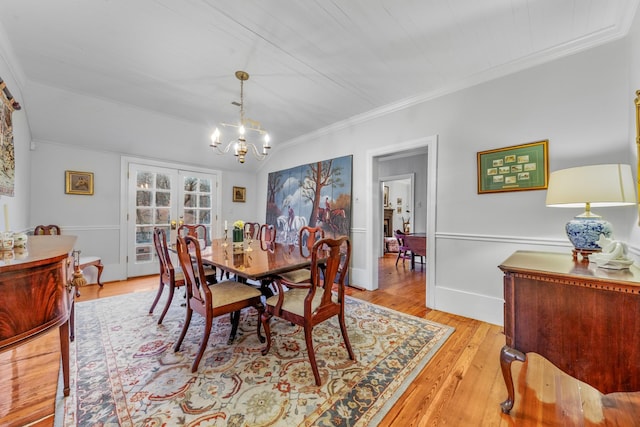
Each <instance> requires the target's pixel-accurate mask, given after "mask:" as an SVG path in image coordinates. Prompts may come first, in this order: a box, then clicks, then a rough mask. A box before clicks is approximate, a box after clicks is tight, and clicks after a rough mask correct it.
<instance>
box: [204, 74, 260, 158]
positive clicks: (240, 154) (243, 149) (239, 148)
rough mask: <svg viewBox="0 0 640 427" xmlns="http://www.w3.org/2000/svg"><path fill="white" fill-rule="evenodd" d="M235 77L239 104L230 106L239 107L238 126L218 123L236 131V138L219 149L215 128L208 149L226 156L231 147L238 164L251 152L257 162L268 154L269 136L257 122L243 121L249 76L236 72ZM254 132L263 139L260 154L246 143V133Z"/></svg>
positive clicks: (249, 143) (217, 132)
mask: <svg viewBox="0 0 640 427" xmlns="http://www.w3.org/2000/svg"><path fill="white" fill-rule="evenodd" d="M236 77H237V79H238V80H240V103H237V102H233V103H232V104H234V105H237V106H239V107H240V122H239V123H238V124H230V123H220V126H222V127H232V128H236V129H237V130H238V138H237V139H236V140H232V141H230V142H229V143H227V145H225V146H224V148H221V145H222V144H221V142H220V130H219V129H218V128H216V130H215V131H213V133H212V134H211V144H209V145H210V147H211V148H212V149H213V150H214V151H215V152H216V153H218V154H226V153H228V152H229V150H230V149H231V147H233V153H234V155H235V156H236V157H237V158H238V161H239V162H240V163H244V160H245V157H246V155H247V152H249V150H251V152H253V155H254V156H255V157H256V159H258V160H263V159H264V158H265V157H266V156H267V154H269V149H270V148H271V145H269V141H270V138H269V134H268V133H267V131H265V130H264V129H262V127H261V126H260V123H259V122H256V121H254V120H251V119H245V117H244V82H245V81H246V80H249V74H248V73H247V72H246V71H236ZM250 132H255V133H257V134H258V135H260V136H262V137H263V142H262V152H260V151H259V150H258V147H256V145H255V144H253V143H251V142H247V133H250Z"/></svg>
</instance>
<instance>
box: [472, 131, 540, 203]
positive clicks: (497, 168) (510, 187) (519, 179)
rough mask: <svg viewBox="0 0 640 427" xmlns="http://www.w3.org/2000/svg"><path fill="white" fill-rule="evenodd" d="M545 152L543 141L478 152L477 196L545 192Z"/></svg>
mask: <svg viewBox="0 0 640 427" xmlns="http://www.w3.org/2000/svg"><path fill="white" fill-rule="evenodd" d="M548 152H549V140H546V139H545V140H543V141H536V142H530V143H528V144H521V145H512V146H510V147H504V148H497V149H495V150H487V151H480V152H478V155H477V161H478V194H483V193H498V192H504V191H523V190H544V189H546V188H547V185H548V182H549V160H548Z"/></svg>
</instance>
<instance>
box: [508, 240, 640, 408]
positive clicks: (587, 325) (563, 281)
mask: <svg viewBox="0 0 640 427" xmlns="http://www.w3.org/2000/svg"><path fill="white" fill-rule="evenodd" d="M499 268H500V269H501V270H502V271H503V272H504V300H505V301H504V333H505V336H506V345H505V346H504V347H503V348H502V350H501V352H500V366H501V369H502V375H503V377H504V381H505V384H506V386H507V393H508V397H507V400H505V401H504V402H502V404H501V406H502V412H504V413H509V411H511V409H512V408H513V404H514V399H515V395H514V387H513V378H512V375H511V363H512V362H513V361H514V360H518V361H521V362H524V361H525V360H526V353H529V352H533V353H537V354H539V355H541V356H542V357H544V358H546V359H547V360H549V361H550V362H551V363H553V364H554V365H555V366H557V367H558V368H559V369H561V370H562V371H564V372H566V373H567V374H569V375H571V376H573V377H574V378H576V379H578V380H580V381H583V382H585V383H587V384H589V385H591V386H592V387H595V388H596V389H597V390H599V391H600V392H601V393H605V394H607V393H613V392H635V391H640V269H638V268H637V267H635V266H632V267H631V268H630V269H629V270H605V269H601V268H597V267H595V266H594V265H590V264H589V263H587V262H580V261H577V262H576V261H574V260H573V259H572V256H571V254H570V253H566V254H564V253H549V252H527V251H518V252H516V253H514V254H513V255H511V256H510V257H509V258H508V259H507V260H506V261H504V263H502V265H500V266H499Z"/></svg>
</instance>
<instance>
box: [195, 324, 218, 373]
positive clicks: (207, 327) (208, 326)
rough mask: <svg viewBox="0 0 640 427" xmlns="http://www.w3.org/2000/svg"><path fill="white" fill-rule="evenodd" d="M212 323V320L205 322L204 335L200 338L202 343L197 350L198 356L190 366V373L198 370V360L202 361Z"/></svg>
mask: <svg viewBox="0 0 640 427" xmlns="http://www.w3.org/2000/svg"><path fill="white" fill-rule="evenodd" d="M212 323H213V319H206V320H205V325H204V335H203V336H202V342H201V343H200V348H199V349H198V354H197V355H196V359H195V360H194V361H193V365H191V373H194V372H196V371H197V370H198V365H199V364H200V360H201V359H202V355H203V354H204V350H205V348H207V343H208V342H209V335H211V325H212Z"/></svg>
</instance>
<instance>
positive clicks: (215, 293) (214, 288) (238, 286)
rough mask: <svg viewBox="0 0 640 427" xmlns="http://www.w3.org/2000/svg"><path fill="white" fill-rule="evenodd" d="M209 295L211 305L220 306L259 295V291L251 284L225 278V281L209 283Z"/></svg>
mask: <svg viewBox="0 0 640 427" xmlns="http://www.w3.org/2000/svg"><path fill="white" fill-rule="evenodd" d="M209 289H210V290H211V296H212V299H213V307H222V306H223V305H227V304H233V303H234V302H238V301H243V300H247V299H250V298H254V297H260V296H261V295H262V294H261V293H260V291H259V290H258V289H256V288H254V287H252V286H249V285H245V284H244V283H240V282H236V281H235V280H227V281H225V282H220V283H216V284H215V285H209Z"/></svg>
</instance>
